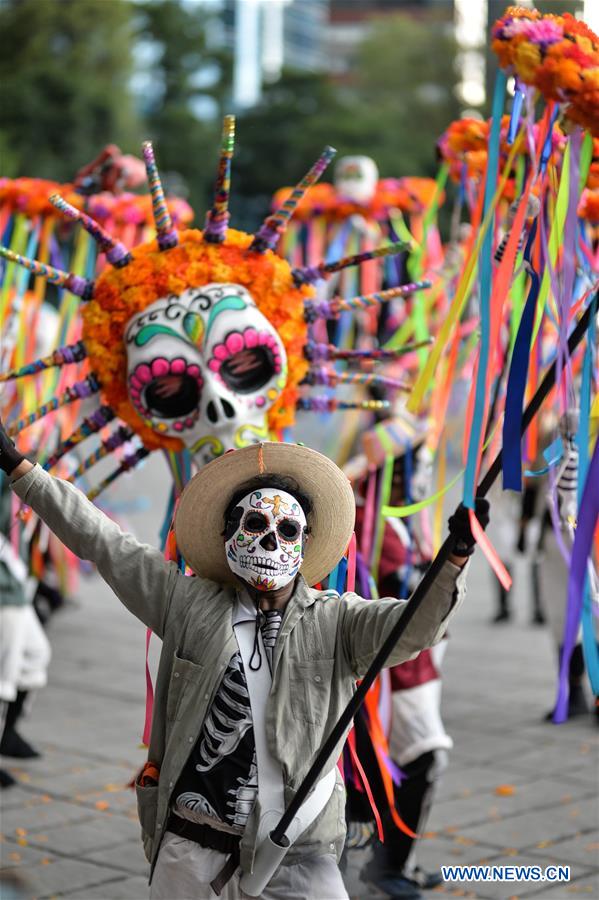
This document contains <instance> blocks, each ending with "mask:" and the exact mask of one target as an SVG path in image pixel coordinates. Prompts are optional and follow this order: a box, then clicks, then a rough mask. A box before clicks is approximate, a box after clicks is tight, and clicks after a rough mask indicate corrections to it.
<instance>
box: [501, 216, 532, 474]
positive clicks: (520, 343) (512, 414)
mask: <svg viewBox="0 0 599 900" xmlns="http://www.w3.org/2000/svg"><path fill="white" fill-rule="evenodd" d="M536 230H537V223H536V221H535V222H533V226H532V228H531V229H530V234H529V236H528V241H527V242H526V249H525V251H524V259H525V260H526V262H527V263H528V264H529V269H528V271H529V274H530V289H529V291H528V297H527V298H526V303H525V305H524V312H523V313H522V318H521V319H520V325H519V326H518V334H517V335H516V340H515V342H514V350H513V353H512V362H511V365H510V371H509V375H508V380H507V392H506V398H505V417H504V419H503V449H502V453H501V466H502V470H503V489H504V490H512V491H521V490H522V438H521V435H522V411H523V410H522V406H523V403H524V391H525V389H526V380H527V378H528V361H529V358H530V342H531V340H532V331H533V327H534V322H535V313H536V309H537V298H538V296H539V287H540V281H539V276H538V275H537V273H536V272H535V270H534V269H533V268H532V266H531V265H530V256H531V252H532V245H533V241H534V238H535V234H536Z"/></svg>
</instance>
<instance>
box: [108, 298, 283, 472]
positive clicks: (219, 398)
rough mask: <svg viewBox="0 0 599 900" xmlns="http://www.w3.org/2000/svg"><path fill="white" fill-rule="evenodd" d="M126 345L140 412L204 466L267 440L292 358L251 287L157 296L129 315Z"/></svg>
mask: <svg viewBox="0 0 599 900" xmlns="http://www.w3.org/2000/svg"><path fill="white" fill-rule="evenodd" d="M125 343H126V348H127V388H128V393H129V398H130V400H131V403H132V404H133V406H134V407H135V409H136V411H137V413H138V414H139V415H140V416H141V418H142V419H143V420H144V422H145V423H146V424H147V425H149V426H150V427H151V428H152V429H153V430H154V431H156V432H158V433H159V434H163V435H165V436H173V437H178V438H181V440H182V441H183V442H184V443H185V445H186V446H187V447H188V448H189V449H190V451H191V452H192V454H193V455H194V456H195V457H196V459H197V461H198V462H199V463H201V464H202V463H206V462H209V461H210V460H211V459H213V458H214V457H215V456H220V455H221V454H222V453H224V452H225V450H229V449H233V448H239V447H245V446H247V445H248V444H251V443H255V442H257V441H259V440H264V438H265V437H267V434H268V432H267V423H266V413H267V412H268V410H269V409H270V407H271V406H272V405H273V403H274V401H275V400H276V398H277V397H278V395H279V394H280V393H281V391H282V389H283V388H284V386H285V382H286V379H287V358H286V354H285V349H284V347H283V344H282V342H281V339H280V338H279V336H278V334H277V332H276V330H275V329H274V328H273V326H272V325H271V324H270V322H269V321H268V319H266V318H265V316H263V315H262V313H261V312H260V311H259V310H258V309H257V307H256V305H255V303H254V300H253V298H252V296H251V294H250V293H249V291H247V290H246V288H244V287H242V286H241V285H238V284H208V285H205V286H203V287H198V288H197V289H193V288H192V289H189V290H187V291H185V292H184V293H182V294H178V295H177V294H172V295H170V296H168V297H164V298H161V299H159V300H156V301H155V302H154V303H152V304H150V305H149V306H148V307H146V309H144V311H143V312H142V313H138V314H137V315H136V316H133V317H132V318H131V319H130V320H129V322H128V323H127V328H126V332H125Z"/></svg>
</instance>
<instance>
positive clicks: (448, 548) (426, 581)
mask: <svg viewBox="0 0 599 900" xmlns="http://www.w3.org/2000/svg"><path fill="white" fill-rule="evenodd" d="M592 306H593V304H592V303H591V304H590V305H589V306H588V307H587V309H586V310H585V312H584V313H583V315H582V316H581V317H580V319H579V320H578V324H577V325H576V327H575V328H574V330H573V332H572V334H571V335H570V338H569V339H568V350H569V353H570V354H572V353H573V352H574V350H575V349H576V347H577V346H578V344H579V343H580V342H581V340H582V338H583V337H584V334H585V332H586V330H587V328H588V326H589V321H590V317H591V308H592ZM556 370H557V361H556V360H554V362H553V363H552V365H551V367H550V368H549V369H548V371H547V373H546V374H545V377H544V378H543V380H542V382H541V384H540V385H539V387H538V388H537V391H536V393H535V395H534V396H533V398H532V399H531V401H530V403H529V404H528V406H527V407H526V409H525V411H524V414H523V416H522V428H521V433H522V434H524V432H525V431H526V429H527V428H528V426H529V425H530V423H531V422H532V420H533V419H534V417H535V416H536V414H537V413H538V411H539V409H540V408H541V405H542V403H543V401H544V400H545V398H546V397H547V395H548V394H549V392H550V391H551V389H552V388H553V386H554V384H555V377H556ZM501 456H502V451H501V450H500V451H499V453H498V454H497V456H496V457H495V459H494V460H493V462H492V464H491V466H490V467H489V469H488V471H487V474H486V475H485V476H484V478H483V479H482V481H481V483H480V484H479V486H478V488H477V491H476V496H477V497H484V496H485V495H486V494H487V493H488V491H489V489H490V488H491V485H492V484H493V482H494V481H495V479H496V478H497V476H498V475H499V473H500V472H501ZM453 549H454V538H453V536H452V535H448V537H447V538H446V539H445V541H444V543H443V544H442V545H441V547H440V549H439V552H438V553H437V555H436V556H435V558H434V559H433V560H432V562H431V564H430V565H429V567H428V569H427V570H426V572H425V573H424V575H423V577H422V580H421V581H420V583H419V584H418V586H417V588H416V590H415V591H414V593H413V594H412V596H411V598H410V600H409V602H408V604H407V606H406V610H405V612H404V614H403V615H402V617H401V619H399V621H398V623H397V624H396V626H395V627H394V628H393V630H392V631H390V632H389V635H388V637H387V639H386V641H385V642H384V643H383V645H382V646H381V649H380V650H379V651H378V653H377V654H376V656H375V657H374V659H373V661H372V663H371V664H370V667H369V669H368V671H367V672H366V674H365V675H364V678H363V679H362V681H361V683H360V685H359V687H358V689H357V690H356V693H355V694H354V695H353V697H352V698H351V700H350V701H349V703H348V704H347V706H346V707H345V709H344V710H343V712H342V713H341V716H340V718H339V720H338V722H337V724H336V725H335V726H334V728H333V730H332V731H331V733H330V734H329V736H328V738H327V739H326V741H325V742H324V744H323V745H322V747H321V749H320V751H319V753H318V755H317V757H316V759H315V760H314V762H313V763H312V765H311V766H310V769H309V771H308V772H307V774H306V777H305V778H304V780H303V781H302V783H301V785H300V786H299V788H298V789H297V793H296V794H295V796H294V798H293V800H292V801H291V803H290V804H289V806H288V807H287V809H286V810H285V812H284V813H283V815H282V816H281V819H280V821H279V823H278V825H277V826H276V827H275V828H274V829H273V831H271V833H270V839H271V840H272V842H273V843H274V844H278V845H279V846H281V847H283V846H285V845H286V841H287V839H286V837H285V832H286V831H287V829H288V828H289V825H290V824H291V822H292V821H293V819H294V817H295V815H296V814H297V811H298V810H299V808H300V806H301V805H302V803H303V802H304V800H305V799H306V797H307V796H308V793H309V792H310V790H311V788H312V787H313V786H314V785H315V784H316V782H317V781H318V778H319V775H320V772H321V770H322V769H323V767H324V765H325V764H326V762H327V760H328V759H329V757H330V755H331V753H332V752H333V750H334V749H335V747H336V746H337V744H338V742H339V741H340V740H341V738H342V736H343V734H344V732H345V729H346V728H347V727H348V725H349V724H350V722H351V721H352V719H353V718H354V716H355V715H356V713H357V711H358V709H359V708H360V706H361V705H362V703H363V701H364V699H365V697H366V694H367V693H368V690H369V689H370V687H371V685H372V683H373V682H374V680H375V678H376V677H377V675H378V674H379V672H380V671H381V669H382V668H383V666H384V665H385V662H386V661H387V657H388V656H389V654H390V653H391V651H392V650H393V648H394V647H395V645H396V644H397V642H398V641H399V639H400V638H401V636H402V634H403V633H404V631H405V630H406V628H407V626H408V625H409V623H410V622H411V620H412V619H413V618H414V615H415V614H416V611H417V610H418V608H419V606H420V605H421V604H422V602H423V600H424V598H425V597H426V595H427V594H428V592H429V590H430V588H431V585H432V584H433V582H434V581H435V579H436V578H437V575H438V574H439V572H440V570H441V568H442V566H443V564H444V563H445V561H446V560H447V558H448V557H449V556H450V554H451V553H452V551H453Z"/></svg>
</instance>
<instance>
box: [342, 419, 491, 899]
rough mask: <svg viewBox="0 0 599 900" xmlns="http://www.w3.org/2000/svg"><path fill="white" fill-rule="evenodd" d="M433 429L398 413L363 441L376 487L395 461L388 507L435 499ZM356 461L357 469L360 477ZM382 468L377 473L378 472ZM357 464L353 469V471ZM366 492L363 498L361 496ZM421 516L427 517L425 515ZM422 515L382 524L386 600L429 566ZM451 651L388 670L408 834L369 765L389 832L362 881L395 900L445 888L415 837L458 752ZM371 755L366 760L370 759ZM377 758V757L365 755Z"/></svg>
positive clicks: (361, 534)
mask: <svg viewBox="0 0 599 900" xmlns="http://www.w3.org/2000/svg"><path fill="white" fill-rule="evenodd" d="M428 434H429V427H428V423H427V421H426V419H424V418H417V417H416V416H413V415H411V414H410V413H409V412H408V411H407V410H406V409H404V408H403V407H401V406H400V407H398V408H397V410H396V415H395V416H394V417H393V418H391V419H388V420H386V421H384V422H382V423H380V424H379V425H377V426H376V427H375V428H373V429H372V430H370V431H368V432H366V433H365V434H364V435H363V438H362V442H363V447H364V451H365V455H364V457H363V460H364V462H365V463H366V464H367V466H370V471H371V472H372V471H373V470H374V471H375V473H376V478H377V482H378V484H379V489H380V484H381V481H382V479H383V464H384V462H385V457H386V456H387V455H388V454H389V455H392V457H393V474H392V481H391V491H390V495H389V499H388V501H387V502H388V505H390V506H404V505H405V504H407V503H411V502H414V501H418V500H422V499H424V497H426V496H429V495H430V494H431V493H432V483H431V481H432V479H431V457H430V451H429V450H428V447H427V445H426V439H427V437H428ZM358 465H359V464H357V463H354V466H355V469H354V471H355V472H356V473H357V472H358V471H359V468H358ZM375 467H376V468H375ZM351 468H352V464H351V463H350V465H349V469H350V471H351ZM362 493H364V492H362ZM479 504H480V501H479ZM483 505H484V507H485V509H484V510H483V508H482V505H481V506H480V508H479V514H480V517H481V519H482V520H483V521H484V522H486V521H488V516H487V515H486V513H487V509H488V507H487V505H486V502H483ZM421 515H425V513H424V512H423V513H422V514H421ZM418 519H419V516H417V515H415V516H410V517H407V518H394V517H387V518H386V519H385V521H384V530H383V535H382V543H381V552H380V559H379V563H378V573H377V574H378V578H377V589H378V593H379V594H380V595H382V596H394V597H400V598H402V597H408V596H409V595H410V594H411V592H412V590H413V589H414V588H415V586H416V584H417V583H418V581H419V580H420V577H421V575H422V573H423V571H424V570H425V569H426V568H427V566H428V564H429V563H430V560H431V555H432V554H431V550H430V547H429V546H428V541H427V536H426V533H425V531H426V529H423V528H421V527H419V526H420V525H421V523H420V522H419V521H418ZM365 520H366V509H365V504H364V501H363V499H359V500H358V504H357V514H356V537H357V539H358V546H361V547H362V548H363V549H366V550H367V548H368V540H367V539H366V540H365V541H364V540H363V539H364V538H365V537H366V536H365ZM445 648H446V641H445V640H443V641H441V642H440V643H438V644H437V645H436V646H435V647H434V648H431V649H423V650H422V652H421V653H420V654H419V655H418V656H417V657H416V658H415V659H413V660H409V661H406V662H404V663H402V664H400V665H395V666H392V667H391V668H390V673H389V674H390V686H391V692H392V693H391V720H390V729H389V754H390V756H391V759H392V760H393V762H394V763H395V764H396V765H397V766H398V767H399V768H400V770H401V773H402V779H401V783H400V784H399V785H396V786H395V789H394V800H395V807H396V809H397V812H398V813H399V815H400V817H401V820H402V821H403V823H404V824H405V825H407V826H408V827H407V829H405V830H401V829H400V828H399V827H398V825H397V823H396V821H395V818H394V816H393V815H392V813H391V811H390V810H389V808H388V804H387V802H386V801H385V799H384V797H383V796H382V795H381V791H380V789H379V790H377V784H378V782H379V781H380V779H379V778H378V777H377V773H376V771H372V767H370V768H369V769H368V771H367V775H368V777H369V779H372V780H371V787H373V792H374V793H375V794H376V795H377V799H378V801H379V802H378V806H379V811H380V812H381V820H382V824H383V830H384V843H381V842H378V841H377V842H376V843H375V847H374V857H373V860H372V861H371V863H370V864H369V865H368V866H367V867H366V869H365V870H364V873H363V874H364V877H366V878H367V879H368V880H369V881H370V882H372V883H374V884H375V885H376V887H377V888H378V889H380V890H383V891H385V892H386V893H388V894H389V895H390V896H393V897H401V898H404V900H417V898H419V897H421V896H422V894H421V892H420V889H421V888H433V887H436V886H437V885H438V884H440V883H441V879H440V876H439V875H438V874H437V873H435V874H429V873H426V872H424V871H423V870H422V869H420V867H419V866H418V865H417V863H416V853H415V850H416V834H417V833H422V832H423V830H424V827H425V823H426V820H427V818H428V814H429V812H430V808H431V804H432V799H433V793H434V788H435V784H436V782H437V780H438V779H439V777H440V775H441V773H442V772H443V771H444V769H445V768H446V766H447V753H448V750H450V749H451V748H452V746H453V742H452V740H451V737H450V736H449V735H448V734H447V732H446V731H445V727H444V725H443V721H442V718H441V709H440V706H441V674H440V667H441V662H442V658H443V655H444V652H445ZM365 755H366V754H365ZM367 758H370V759H372V754H370V755H369V756H367Z"/></svg>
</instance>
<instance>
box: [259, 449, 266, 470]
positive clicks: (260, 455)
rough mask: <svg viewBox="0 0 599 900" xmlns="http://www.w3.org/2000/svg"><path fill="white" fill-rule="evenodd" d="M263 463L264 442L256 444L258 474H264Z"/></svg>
mask: <svg viewBox="0 0 599 900" xmlns="http://www.w3.org/2000/svg"><path fill="white" fill-rule="evenodd" d="M265 468H266V467H265V465H264V444H258V472H259V474H260V475H263V474H264V471H265Z"/></svg>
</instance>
